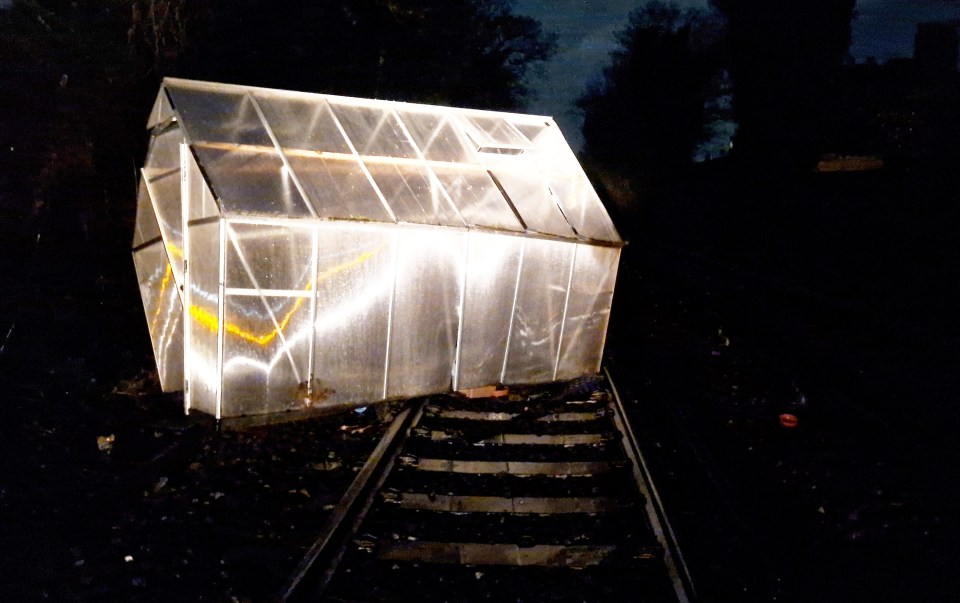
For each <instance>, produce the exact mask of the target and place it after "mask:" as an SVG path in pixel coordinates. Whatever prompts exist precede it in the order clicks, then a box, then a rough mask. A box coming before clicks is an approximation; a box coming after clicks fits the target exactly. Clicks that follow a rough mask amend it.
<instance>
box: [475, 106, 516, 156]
mask: <svg viewBox="0 0 960 603" xmlns="http://www.w3.org/2000/svg"><path fill="white" fill-rule="evenodd" d="M466 122H467V124H468V125H467V134H468V135H469V136H470V138H471V139H473V141H474V142H475V143H476V145H477V148H478V150H480V151H484V152H490V153H496V152H498V151H502V150H509V149H515V150H517V151H521V150H523V149H528V148H530V141H528V140H527V139H526V138H524V137H523V135H521V134H520V132H518V131H517V130H516V128H514V127H513V126H511V125H510V124H509V123H508V122H507V120H506V119H504V118H503V117H500V116H497V115H489V116H487V115H483V116H480V115H472V116H468V117H466Z"/></svg>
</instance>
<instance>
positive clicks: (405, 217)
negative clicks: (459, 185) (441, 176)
mask: <svg viewBox="0 0 960 603" xmlns="http://www.w3.org/2000/svg"><path fill="white" fill-rule="evenodd" d="M367 169H369V170H370V174H371V175H372V176H373V179H374V181H375V182H376V183H377V187H378V188H379V189H380V190H381V191H382V192H383V196H384V197H385V198H386V200H387V204H389V205H390V208H391V209H392V210H393V213H394V214H395V215H396V216H397V219H398V220H400V221H401V222H411V223H414V224H437V225H441V226H463V220H461V219H460V218H459V217H458V216H457V213H456V211H455V210H454V209H453V207H452V206H451V204H450V201H448V200H447V199H446V198H445V197H444V196H443V191H442V189H441V187H440V185H439V182H437V181H436V180H433V179H431V177H430V173H429V172H428V171H427V169H426V168H425V167H423V166H422V165H418V164H401V165H397V164H394V163H381V162H368V163H367Z"/></svg>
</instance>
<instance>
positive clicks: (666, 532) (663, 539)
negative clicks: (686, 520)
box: [603, 367, 697, 603]
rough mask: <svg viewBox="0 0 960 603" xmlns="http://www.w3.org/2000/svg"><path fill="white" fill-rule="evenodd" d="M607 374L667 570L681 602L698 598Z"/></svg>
mask: <svg viewBox="0 0 960 603" xmlns="http://www.w3.org/2000/svg"><path fill="white" fill-rule="evenodd" d="M603 372H604V374H605V375H606V377H607V383H608V384H609V385H610V391H611V392H612V393H613V409H614V412H613V421H614V424H615V425H616V426H617V429H619V430H620V433H621V434H623V448H624V450H625V451H626V454H627V456H629V457H630V458H631V460H632V461H633V467H634V477H635V478H636V480H637V486H638V487H639V488H640V491H641V493H642V494H643V495H644V497H645V498H646V505H645V506H646V511H647V516H648V519H649V520H650V524H651V526H652V527H653V530H654V534H656V537H657V540H658V541H659V542H660V545H661V546H662V547H663V561H664V564H665V565H666V566H667V572H668V573H669V574H670V579H671V581H672V582H673V588H674V591H675V592H676V595H677V600H678V601H680V603H688V602H690V601H696V599H697V596H696V590H695V589H694V586H693V580H692V579H691V577H690V570H689V568H688V567H687V564H686V562H685V561H684V559H683V554H682V553H681V551H680V546H679V545H678V543H677V537H676V534H675V533H674V531H673V528H672V527H671V526H670V521H669V520H668V519H667V514H666V511H665V510H664V506H663V501H662V500H661V499H660V494H659V493H658V492H657V488H656V486H655V485H654V483H653V478H652V476H651V474H650V469H649V468H648V466H647V461H646V458H645V457H644V455H643V451H642V450H641V449H640V445H639V443H638V441H637V437H636V435H635V434H634V432H633V427H632V426H631V424H630V421H629V420H628V419H627V413H626V409H625V407H624V405H623V400H622V399H621V398H620V392H619V391H618V390H617V386H616V384H614V382H613V377H612V375H611V374H610V369H609V368H608V367H604V369H603Z"/></svg>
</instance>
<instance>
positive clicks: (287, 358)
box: [133, 79, 622, 418]
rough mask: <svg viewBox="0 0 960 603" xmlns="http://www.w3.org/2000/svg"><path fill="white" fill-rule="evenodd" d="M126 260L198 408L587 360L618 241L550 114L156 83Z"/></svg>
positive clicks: (381, 394)
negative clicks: (131, 260)
mask: <svg viewBox="0 0 960 603" xmlns="http://www.w3.org/2000/svg"><path fill="white" fill-rule="evenodd" d="M148 127H149V128H150V129H151V139H150V148H149V152H148V155H147V159H146V164H145V165H144V167H143V169H142V171H141V180H140V188H139V194H138V207H137V221H136V232H135V234H134V241H133V257H134V263H135V265H136V269H137V276H138V279H139V282H140V291H141V294H142V297H143V303H144V309H145V312H146V317H147V322H148V326H149V330H150V336H151V339H152V341H153V347H154V353H155V355H156V360H157V366H158V369H159V374H160V381H161V385H162V386H163V389H164V390H165V391H174V390H179V389H183V390H184V401H185V406H186V408H187V409H191V408H194V409H199V410H201V411H203V412H206V413H209V414H211V415H214V416H216V417H217V418H222V417H223V418H226V417H237V416H242V415H257V414H265V413H274V412H282V411H288V410H299V409H304V408H309V407H313V408H315V407H327V406H350V405H359V404H367V403H369V402H373V401H377V400H385V399H390V398H397V397H407V396H417V395H423V394H429V393H440V392H446V391H450V390H451V389H463V388H470V387H479V386H482V385H487V384H491V383H538V382H547V381H553V380H557V379H570V378H574V377H578V376H580V375H583V374H588V373H596V372H597V371H598V370H599V367H600V358H601V355H602V351H603V345H604V339H605V336H606V329H607V323H608V318H609V313H610V305H611V300H612V296H613V289H614V281H615V280H616V273H617V266H618V262H619V257H620V248H621V246H622V241H621V240H620V237H619V236H618V234H617V231H616V229H615V228H614V226H613V224H612V223H611V221H610V218H609V216H608V215H607V212H606V210H605V209H604V207H603V204H602V203H601V202H600V199H599V198H598V197H597V195H596V192H595V191H594V190H593V188H592V187H591V186H590V183H589V182H588V180H587V178H586V176H585V174H584V173H583V169H582V168H581V167H580V164H579V163H578V161H577V159H576V157H575V156H574V154H573V152H572V151H571V150H570V148H569V146H568V145H567V143H566V141H565V140H564V139H563V136H562V135H561V133H560V131H559V129H558V128H557V126H556V124H555V123H554V122H553V120H552V119H550V118H547V117H539V116H530V115H519V114H512V113H497V112H491V111H476V110H467V109H454V108H450V107H436V106H427V105H416V104H407V103H397V102H389V101H376V100H365V99H354V98H345V97H338V96H330V95H321V94H306V93H298V92H286V91H280V90H267V89H262V88H250V87H244V86H234V85H225V84H213V83H205V82H194V81H187V80H180V79H166V80H164V82H163V85H162V87H161V90H160V93H159V95H158V97H157V101H156V103H155V105H154V107H153V110H152V111H151V114H150V119H149V122H148Z"/></svg>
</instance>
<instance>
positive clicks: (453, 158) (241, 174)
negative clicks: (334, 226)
mask: <svg viewBox="0 0 960 603" xmlns="http://www.w3.org/2000/svg"><path fill="white" fill-rule="evenodd" d="M171 120H175V121H176V122H177V123H178V124H179V125H180V128H181V129H182V132H183V135H184V137H185V139H186V142H187V143H188V144H189V145H190V147H191V149H192V151H193V155H194V157H195V158H196V160H197V162H198V164H199V166H200V168H201V170H202V172H203V174H204V175H205V177H206V179H207V181H208V184H209V185H210V188H211V190H212V191H213V194H214V195H215V196H216V198H217V200H218V205H219V209H220V211H221V212H222V213H223V215H225V216H227V217H231V216H242V215H257V216H269V217H289V218H319V219H331V220H359V221H375V222H386V223H395V222H407V223H415V224H434V225H441V226H448V227H459V228H478V229H491V230H495V231H503V232H513V233H524V232H526V233H530V234H536V235H546V236H549V237H559V238H562V239H570V240H579V241H592V242H598V243H606V244H614V245H619V244H622V242H621V240H620V237H619V235H618V234H617V231H616V229H615V228H614V226H613V223H612V222H611V220H610V217H609V216H608V215H607V212H606V210H605V209H604V207H603V204H602V203H601V201H600V199H599V197H598V196H597V194H596V192H595V191H594V190H593V187H592V186H591V185H590V183H589V181H588V180H587V177H586V175H585V174H584V172H583V169H582V168H581V166H580V164H579V162H578V161H577V159H576V157H575V156H574V154H573V151H572V150H571V149H570V147H569V145H568V144H567V142H566V141H565V140H564V138H563V135H562V134H561V133H560V130H559V128H558V127H557V125H556V123H555V122H554V121H553V119H552V118H549V117H542V116H534V115H521V114H516V113H503V112H494V111H479V110H472V109H457V108H452V107H441V106H431V105H419V104H411V103H400V102H393V101H383V100H367V99H358V98H347V97H342V96H332V95H325V94H308V93H302V92H289V91H282V90H270V89H265V88H254V87H248V86H237V85H228V84H215V83H207V82H196V81H189V80H182V79H173V78H167V79H165V80H164V82H163V86H162V88H161V90H160V94H159V95H158V97H157V101H156V103H155V105H154V108H153V111H152V112H151V115H150V119H149V123H148V127H154V126H157V125H161V124H163V123H165V122H168V121H171Z"/></svg>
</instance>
